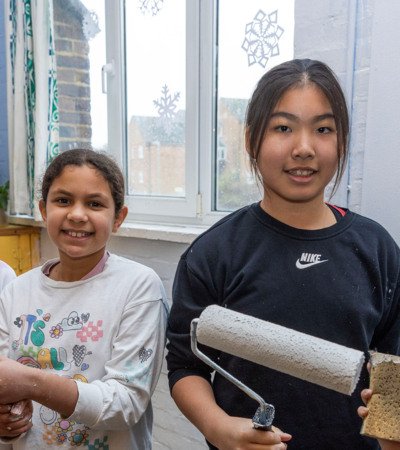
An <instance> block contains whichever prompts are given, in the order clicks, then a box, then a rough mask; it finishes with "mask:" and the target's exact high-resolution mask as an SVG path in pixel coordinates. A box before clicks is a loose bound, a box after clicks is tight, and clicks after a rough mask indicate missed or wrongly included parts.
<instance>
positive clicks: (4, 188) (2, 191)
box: [0, 181, 10, 225]
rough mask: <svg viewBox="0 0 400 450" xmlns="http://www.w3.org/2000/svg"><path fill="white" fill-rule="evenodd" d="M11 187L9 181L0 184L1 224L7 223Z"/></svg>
mask: <svg viewBox="0 0 400 450" xmlns="http://www.w3.org/2000/svg"><path fill="white" fill-rule="evenodd" d="M9 187H10V183H9V181H6V182H5V183H4V184H2V185H0V225H6V224H7V214H6V211H7V205H8V189H9Z"/></svg>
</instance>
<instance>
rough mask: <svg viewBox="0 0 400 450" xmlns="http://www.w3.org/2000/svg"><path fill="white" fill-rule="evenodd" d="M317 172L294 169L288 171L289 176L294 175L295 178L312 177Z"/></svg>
mask: <svg viewBox="0 0 400 450" xmlns="http://www.w3.org/2000/svg"><path fill="white" fill-rule="evenodd" d="M315 172H316V170H313V169H292V170H287V173H288V174H289V175H293V176H295V177H310V176H311V175H313V174H314V173H315Z"/></svg>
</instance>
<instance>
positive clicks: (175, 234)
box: [8, 215, 208, 244]
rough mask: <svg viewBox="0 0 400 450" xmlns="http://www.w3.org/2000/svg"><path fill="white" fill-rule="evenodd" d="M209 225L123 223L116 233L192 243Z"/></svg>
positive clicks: (28, 220) (18, 219) (16, 219)
mask: <svg viewBox="0 0 400 450" xmlns="http://www.w3.org/2000/svg"><path fill="white" fill-rule="evenodd" d="M8 223H9V224H11V225H30V226H35V227H42V228H44V227H45V225H44V222H42V221H36V220H34V219H33V218H32V217H30V216H23V215H20V216H8ZM207 228H208V227H204V226H203V227H201V226H196V227H195V226H185V225H164V224H154V223H139V222H138V223H134V222H126V223H123V224H122V225H121V227H120V229H119V230H118V231H117V233H115V236H118V237H128V238H136V239H150V240H156V241H167V242H176V243H179V244H191V243H192V242H193V241H194V239H196V237H197V236H199V235H200V234H201V233H203V232H204V231H205V230H206V229H207Z"/></svg>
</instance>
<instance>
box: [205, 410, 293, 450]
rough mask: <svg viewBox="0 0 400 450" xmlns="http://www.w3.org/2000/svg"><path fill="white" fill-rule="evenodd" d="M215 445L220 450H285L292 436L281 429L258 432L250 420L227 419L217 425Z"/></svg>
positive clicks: (239, 418)
mask: <svg viewBox="0 0 400 450" xmlns="http://www.w3.org/2000/svg"><path fill="white" fill-rule="evenodd" d="M213 437H214V439H212V441H213V444H214V445H215V446H216V447H218V448H219V449H220V450H285V449H286V448H287V445H286V442H288V441H290V439H291V438H292V436H291V435H290V434H287V433H283V432H282V431H281V430H279V428H275V427H273V431H264V430H256V429H255V428H253V424H252V422H251V420H250V419H243V418H241V417H229V416H228V417H227V418H226V419H224V420H223V423H220V424H217V427H216V429H215V434H214V436H213Z"/></svg>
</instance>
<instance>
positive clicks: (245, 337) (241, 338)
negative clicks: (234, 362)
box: [191, 305, 364, 430]
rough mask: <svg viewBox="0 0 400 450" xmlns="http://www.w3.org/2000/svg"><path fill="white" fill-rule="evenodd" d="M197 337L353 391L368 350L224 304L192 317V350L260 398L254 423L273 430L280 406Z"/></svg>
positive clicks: (210, 344)
mask: <svg viewBox="0 0 400 450" xmlns="http://www.w3.org/2000/svg"><path fill="white" fill-rule="evenodd" d="M197 342H199V343H200V344H203V345H206V346H208V347H212V348H215V349H217V350H220V351H222V352H224V353H229V354H231V355H234V356H238V357H240V358H243V359H247V360H249V361H252V362H254V363H257V364H260V365H262V366H265V367H268V368H270V369H274V370H277V371H279V372H283V373H286V374H288V375H291V376H293V377H296V378H300V379H302V380H305V381H309V382H311V383H315V384H317V385H319V386H323V387H325V388H328V389H333V390H334V391H337V392H340V393H342V394H347V395H351V394H352V393H353V391H354V389H355V387H356V385H357V382H358V379H359V377H360V373H361V369H362V366H363V363H364V353H363V352H361V351H359V350H355V349H352V348H348V347H345V346H343V345H339V344H336V343H333V342H329V341H326V340H324V339H320V338H317V337H314V336H310V335H308V334H305V333H301V332H299V331H295V330H292V329H290V328H286V327H283V326H281V325H277V324H274V323H271V322H267V321H264V320H260V319H256V318H255V317H252V316H248V315H246V314H242V313H239V312H236V311H232V310H229V309H226V308H223V307H221V306H217V305H211V306H208V307H207V308H205V309H204V310H203V312H202V313H201V315H200V317H199V318H198V319H193V320H192V323H191V347H192V351H193V353H194V354H195V355H196V356H197V357H198V358H200V359H201V360H202V361H204V362H205V363H206V364H208V365H209V366H210V367H212V368H213V369H214V370H215V371H216V372H218V373H220V374H221V375H222V376H223V377H225V378H227V379H228V380H229V381H231V382H232V383H233V384H235V385H236V386H237V387H238V388H239V389H241V390H242V391H243V392H245V393H246V394H247V395H248V396H249V397H251V398H253V399H254V400H256V401H257V402H258V403H259V407H258V409H257V411H256V413H255V415H254V417H253V426H254V428H259V429H264V430H271V426H272V422H273V419H274V414H275V408H274V406H273V405H270V404H268V403H266V402H265V401H264V399H263V398H262V397H260V396H259V395H258V394H257V393H255V392H254V391H252V390H251V389H250V388H249V387H248V386H246V385H244V384H243V383H242V382H241V381H239V380H238V379H236V378H235V377H233V376H232V375H231V374H230V373H228V372H227V371H226V370H224V369H223V368H222V367H220V366H218V365H217V364H216V363H215V362H214V361H212V360H211V359H210V358H209V357H208V356H206V355H205V354H204V353H203V352H201V351H200V350H199V348H198V346H197Z"/></svg>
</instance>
